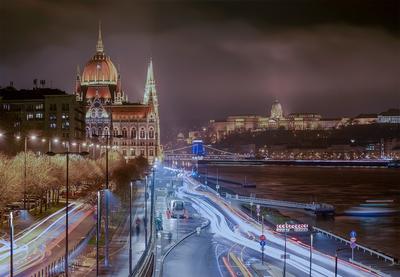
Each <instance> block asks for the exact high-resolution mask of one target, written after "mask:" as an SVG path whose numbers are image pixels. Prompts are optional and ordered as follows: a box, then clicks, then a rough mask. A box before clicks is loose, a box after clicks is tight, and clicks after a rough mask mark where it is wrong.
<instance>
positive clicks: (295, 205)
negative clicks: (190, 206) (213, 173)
mask: <svg viewBox="0 0 400 277" xmlns="http://www.w3.org/2000/svg"><path fill="white" fill-rule="evenodd" d="M225 197H226V198H229V199H233V200H236V201H240V202H246V203H253V204H261V205H266V206H277V207H284V208H292V209H302V210H308V211H313V212H331V211H332V212H333V211H334V210H335V208H334V207H333V206H332V205H329V204H326V203H299V202H292V201H282V200H273V199H261V198H253V197H247V196H241V195H235V197H233V196H232V195H231V194H229V193H226V195H225Z"/></svg>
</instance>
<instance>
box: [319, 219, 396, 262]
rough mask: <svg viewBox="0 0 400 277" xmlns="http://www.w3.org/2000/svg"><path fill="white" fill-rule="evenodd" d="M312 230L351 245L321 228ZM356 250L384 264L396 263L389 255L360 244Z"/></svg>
mask: <svg viewBox="0 0 400 277" xmlns="http://www.w3.org/2000/svg"><path fill="white" fill-rule="evenodd" d="M312 228H313V230H314V231H316V232H319V233H322V234H324V235H326V236H328V237H331V238H334V239H336V240H339V241H341V242H343V243H345V244H346V245H347V244H348V245H350V243H351V241H349V240H347V239H345V238H343V237H341V236H338V235H335V234H334V233H331V232H329V231H326V230H324V229H321V228H318V227H312ZM356 249H358V250H363V251H364V253H365V252H368V253H369V254H370V255H371V256H372V255H375V256H377V257H378V258H382V259H383V260H384V261H385V262H387V261H389V262H391V263H392V264H395V263H397V260H396V259H395V258H394V257H391V256H389V255H386V254H384V253H381V252H379V251H377V250H374V249H371V248H368V247H365V246H362V245H360V244H356Z"/></svg>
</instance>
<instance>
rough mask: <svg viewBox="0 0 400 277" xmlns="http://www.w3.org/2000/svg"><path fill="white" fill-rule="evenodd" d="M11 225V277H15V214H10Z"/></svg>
mask: <svg viewBox="0 0 400 277" xmlns="http://www.w3.org/2000/svg"><path fill="white" fill-rule="evenodd" d="M8 220H9V225H10V277H13V276H14V222H13V220H14V216H13V212H10V215H9V217H8Z"/></svg>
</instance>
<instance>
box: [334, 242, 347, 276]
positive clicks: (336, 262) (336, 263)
mask: <svg viewBox="0 0 400 277" xmlns="http://www.w3.org/2000/svg"><path fill="white" fill-rule="evenodd" d="M346 249H347V248H336V251H335V277H337V272H338V252H340V251H343V250H346Z"/></svg>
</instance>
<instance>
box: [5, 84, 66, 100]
mask: <svg viewBox="0 0 400 277" xmlns="http://www.w3.org/2000/svg"><path fill="white" fill-rule="evenodd" d="M47 95H70V94H67V93H66V92H65V91H62V90H59V89H53V88H35V89H21V90H17V89H16V88H14V87H6V88H1V89H0V97H1V98H2V99H4V100H14V99H15V100H23V99H26V100H30V99H32V100H33V99H44V97H45V96H47Z"/></svg>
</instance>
